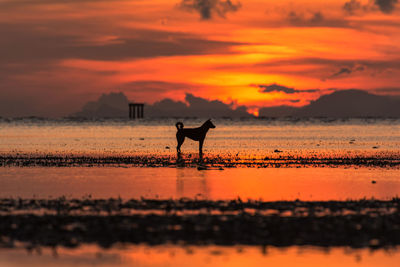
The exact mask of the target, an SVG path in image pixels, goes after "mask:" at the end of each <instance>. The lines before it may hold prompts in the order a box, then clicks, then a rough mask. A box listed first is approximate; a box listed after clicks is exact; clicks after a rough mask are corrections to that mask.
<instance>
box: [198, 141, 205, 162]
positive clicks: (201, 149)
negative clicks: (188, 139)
mask: <svg viewBox="0 0 400 267" xmlns="http://www.w3.org/2000/svg"><path fill="white" fill-rule="evenodd" d="M203 142H204V139H200V140H199V157H200V158H203Z"/></svg>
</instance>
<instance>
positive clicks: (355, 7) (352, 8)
mask: <svg viewBox="0 0 400 267" xmlns="http://www.w3.org/2000/svg"><path fill="white" fill-rule="evenodd" d="M362 7H363V6H362V5H361V3H360V2H359V1H357V0H350V1H348V2H346V3H344V5H343V10H344V11H345V12H346V13H347V14H349V15H354V14H356V13H357V12H358V11H359V10H361V9H362Z"/></svg>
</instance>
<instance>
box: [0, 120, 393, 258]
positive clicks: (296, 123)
mask: <svg viewBox="0 0 400 267" xmlns="http://www.w3.org/2000/svg"><path fill="white" fill-rule="evenodd" d="M187 121H188V123H187V124H188V125H190V124H193V125H195V124H196V123H198V121H199V120H197V119H187ZM215 124H216V125H217V128H216V130H211V131H210V132H209V135H208V136H207V139H206V142H205V147H204V153H205V155H204V157H203V159H200V158H199V157H198V154H197V149H198V148H197V146H196V145H197V144H196V143H195V142H192V141H190V140H186V141H185V143H184V145H183V146H182V157H181V158H178V157H177V155H176V150H175V146H176V140H175V132H176V129H175V126H174V124H173V120H166V121H164V120H138V121H125V120H100V121H90V120H89V121H76V120H70V119H63V120H45V119H38V118H30V119H15V120H5V119H3V120H1V122H0V139H1V143H0V166H1V173H0V187H1V188H2V190H1V192H0V217H1V223H0V228H1V233H2V234H1V239H0V245H1V247H2V249H1V252H0V262H2V261H3V262H7V263H9V264H10V265H7V266H24V264H26V261H32V263H33V264H39V263H40V266H60V265H65V266H70V265H69V264H71V262H72V261H73V262H76V264H77V265H78V266H91V265H97V264H100V263H101V264H102V265H104V266H114V265H116V264H118V265H120V266H129V265H131V264H136V265H138V266H169V265H174V266H179V265H182V266H183V265H185V263H187V262H188V260H190V261H191V260H193V259H196V261H197V263H196V266H215V264H218V265H221V264H226V265H229V263H232V262H233V261H238V262H241V263H243V264H255V263H256V262H257V264H258V265H261V264H267V263H271V262H273V263H274V264H284V262H287V261H288V260H289V259H291V260H294V259H295V260H296V262H297V265H296V264H292V265H293V266H303V265H307V266H313V265H319V264H321V262H322V261H323V260H321V258H325V259H326V261H327V262H329V258H332V257H337V258H339V259H340V261H342V262H343V263H344V264H346V266H358V265H362V266H368V264H371V266H375V265H373V263H376V262H386V264H388V265H387V266H390V264H392V263H393V264H394V262H396V260H398V258H399V257H400V253H399V251H398V246H399V244H400V231H399V228H398V225H400V218H399V217H398V209H399V200H398V195H399V192H400V180H399V174H400V170H399V166H400V156H399V151H398V147H399V146H400V134H399V133H400V131H399V130H400V121H399V120H394V119H382V120H379V119H351V120H333V119H329V120H328V119H307V120H293V119H284V120H271V119H246V120H231V119H221V120H216V122H215ZM382 129H384V131H382ZM378 132H383V133H384V134H383V135H382V134H380V135H379V134H378ZM151 255H157V260H155V259H154V260H152V258H153V257H151ZM250 256H251V257H252V258H253V261H251V260H249V257H250ZM39 258H40V260H39ZM100 258H101V260H100ZM35 262H36V263H35ZM336 263H337V262H336ZM327 264H328V263H327ZM33 266H35V265H33ZM38 266H39V265H38ZM327 266H329V265H327Z"/></svg>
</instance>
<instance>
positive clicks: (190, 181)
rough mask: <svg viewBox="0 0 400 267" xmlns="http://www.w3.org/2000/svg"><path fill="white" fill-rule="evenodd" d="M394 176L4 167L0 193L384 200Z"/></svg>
mask: <svg viewBox="0 0 400 267" xmlns="http://www.w3.org/2000/svg"><path fill="white" fill-rule="evenodd" d="M399 178H400V170H399V169H384V168H260V169H257V168H232V169H230V168H227V169H224V170H218V169H213V170H200V171H199V170H197V169H195V168H116V167H92V168H89V167H75V168H66V167H65V168H55V167H50V168H42V167H33V168H32V167H29V168H18V167H6V168H2V170H1V172H0V188H1V191H0V197H2V198H4V197H14V198H15V197H22V198H32V197H33V198H47V197H53V198H57V197H61V196H65V197H67V198H72V197H74V198H80V197H85V196H88V195H90V196H92V197H93V198H110V197H114V198H118V197H121V198H125V199H126V198H141V197H145V198H161V199H168V198H174V199H176V198H181V197H189V198H199V199H212V200H219V199H234V198H238V197H240V198H241V199H262V200H264V201H277V200H296V199H300V200H312V201H318V200H347V199H360V198H375V199H383V200H386V199H391V198H393V197H396V196H399V195H400V179H399Z"/></svg>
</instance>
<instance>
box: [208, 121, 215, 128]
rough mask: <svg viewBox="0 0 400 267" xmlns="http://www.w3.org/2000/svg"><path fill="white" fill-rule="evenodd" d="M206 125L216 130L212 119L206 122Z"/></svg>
mask: <svg viewBox="0 0 400 267" xmlns="http://www.w3.org/2000/svg"><path fill="white" fill-rule="evenodd" d="M206 125H207V127H208V128H215V125H214V124H213V123H212V122H211V119H209V120H208V121H206Z"/></svg>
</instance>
